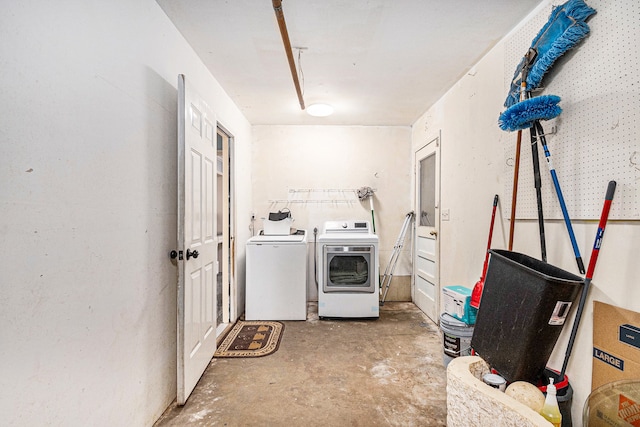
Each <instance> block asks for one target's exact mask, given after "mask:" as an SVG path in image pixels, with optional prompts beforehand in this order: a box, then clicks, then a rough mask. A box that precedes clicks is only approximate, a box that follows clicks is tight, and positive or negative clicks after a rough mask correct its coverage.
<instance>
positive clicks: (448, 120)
mask: <svg viewBox="0 0 640 427" xmlns="http://www.w3.org/2000/svg"><path fill="white" fill-rule="evenodd" d="M600 4H601V5H602V7H601V8H600V9H599V10H598V14H599V15H600V16H598V15H596V16H595V17H594V18H593V20H594V21H595V20H597V19H599V18H600V19H604V17H605V16H607V14H608V13H609V12H608V10H607V9H608V8H607V7H605V5H606V2H602V3H600ZM546 6H547V4H546V3H545V4H543V5H542V6H541V7H546ZM532 15H533V14H532ZM607 18H608V19H611V18H613V20H614V21H615V17H610V16H607ZM628 30H629V31H638V29H637V28H632V29H628ZM603 31H606V30H603ZM611 31H615V29H613V28H612V29H611ZM592 37H596V35H595V34H592ZM504 57H505V53H504V44H503V43H502V42H501V43H499V44H498V45H497V46H496V47H495V48H494V49H492V50H491V51H490V52H489V53H488V54H487V55H486V56H485V57H484V58H483V59H482V60H481V61H480V62H479V63H478V64H476V66H474V67H473V69H472V70H471V71H470V72H469V73H468V74H467V75H465V76H464V77H463V78H462V79H461V80H460V81H459V82H458V83H457V84H456V85H455V86H454V87H453V88H451V90H450V91H449V92H448V93H447V94H446V95H445V96H444V97H443V98H442V99H440V100H439V101H438V102H437V103H436V105H434V106H433V107H432V108H430V109H429V110H428V111H427V112H426V113H425V114H424V115H423V116H422V117H421V118H420V119H419V120H418V121H416V123H415V124H414V125H413V132H412V138H413V146H414V149H415V148H417V147H419V146H420V145H421V143H423V142H424V141H425V138H427V137H428V136H430V135H432V134H435V133H437V132H438V131H439V130H440V131H441V132H442V151H441V154H442V157H441V164H442V168H441V171H442V177H441V209H442V210H445V209H449V210H450V218H451V219H450V221H441V222H440V244H441V247H440V249H441V263H440V283H441V285H442V286H448V285H454V284H455V285H464V286H467V287H469V288H472V287H473V285H474V284H475V282H476V281H477V280H478V278H479V277H480V274H481V272H482V264H483V260H484V251H485V249H486V244H487V236H488V231H489V222H490V217H491V204H492V201H493V196H494V194H499V195H500V197H501V202H500V205H499V210H498V214H497V216H496V226H495V230H494V236H493V247H494V248H500V249H506V248H507V244H508V234H509V220H508V216H506V217H505V218H506V219H503V214H502V211H503V210H505V208H506V207H507V206H508V205H510V203H511V193H509V194H504V191H503V190H504V187H505V182H504V180H505V179H509V180H511V179H512V177H511V176H508V177H506V176H505V175H504V174H503V168H504V166H503V164H504V162H505V161H506V159H505V153H504V150H503V144H502V141H504V140H505V139H508V140H513V148H514V149H515V141H516V135H515V134H507V133H504V132H502V131H501V130H500V129H499V128H498V126H497V118H498V115H499V113H500V112H501V111H502V110H503V107H502V104H503V102H504V99H505V97H506V91H505V89H504V79H505V72H504V68H505V67H504ZM577 58H579V55H575V56H573V57H572V58H571V60H572V61H575V60H578V59H577ZM586 60H588V61H590V63H591V62H593V61H600V62H599V63H598V64H596V65H595V66H594V67H592V69H605V66H606V64H604V63H603V61H604V60H605V59H604V58H601V57H597V56H595V57H593V56H592V57H590V58H588V59H586ZM511 73H512V72H511ZM506 77H508V78H510V77H511V75H509V76H506ZM603 78H607V77H606V74H605V76H604V77H603ZM609 78H611V79H615V78H618V77H617V76H615V75H614V74H611V75H609ZM575 84H577V85H582V87H581V88H579V89H577V91H578V92H580V93H588V91H589V87H588V84H587V83H586V82H584V81H577V82H575ZM635 90H636V91H638V89H635ZM558 95H561V96H562V95H563V94H558ZM608 95H609V96H612V94H608ZM571 103H572V100H571V99H570V98H566V97H564V98H563V105H564V107H566V108H571V106H572V104H571ZM619 108H626V107H625V105H620V106H619ZM528 141H529V138H528V133H527V132H525V133H524V135H523V145H522V150H529V151H530V148H529V147H530V145H529V144H528ZM629 144H634V142H633V141H630V142H629ZM631 146H632V145H630V147H631ZM602 150H603V152H605V151H606V145H605V144H603V146H602ZM512 155H513V154H512ZM542 162H544V160H542ZM601 167H602V168H603V170H606V169H607V168H609V167H611V165H608V164H607V163H606V161H603V163H602V164H601ZM525 170H526V169H525ZM542 172H543V173H547V172H546V166H545V165H544V164H542ZM521 173H524V172H522V169H521ZM558 173H559V174H560V175H561V176H562V171H558ZM611 179H615V176H612V177H611ZM605 190H606V183H605V184H604V185H603V187H602V201H601V202H603V201H604V194H605ZM532 191H533V189H532V188H522V187H520V188H519V190H518V195H519V196H520V195H521V193H523V192H525V193H526V192H532ZM543 191H545V192H549V191H553V188H552V187H550V186H547V187H543ZM534 197H535V196H534ZM554 197H555V196H554ZM613 203H614V204H615V199H614V202H613ZM573 226H574V230H575V233H576V237H577V240H578V244H579V246H580V251H581V253H582V254H583V258H584V259H585V264H587V262H588V260H589V258H590V256H591V248H592V246H593V242H594V238H595V234H596V229H597V219H594V220H588V221H573ZM545 232H546V241H547V259H548V261H549V262H550V263H551V264H553V265H556V266H558V267H560V268H563V269H565V270H567V271H569V272H572V273H575V274H579V273H578V271H577V267H576V264H575V258H574V255H573V251H572V249H571V244H570V241H569V239H568V237H567V232H566V229H565V225H564V223H563V222H562V221H561V220H547V221H546V224H545ZM639 236H640V224H639V223H638V222H633V221H615V222H609V224H608V225H607V229H606V233H605V238H604V242H603V246H602V250H601V252H600V256H599V258H598V264H597V268H596V270H595V275H594V277H593V285H592V288H591V292H590V294H589V299H588V302H587V305H586V308H585V312H584V314H583V318H582V322H581V324H580V329H579V332H578V336H577V340H576V343H575V346H574V348H573V352H572V356H571V359H570V363H569V366H568V370H567V375H568V376H569V379H570V382H571V385H572V387H573V389H574V397H573V405H572V412H573V422H574V424H580V420H581V418H582V417H581V411H582V408H583V406H584V403H585V401H586V398H587V396H588V395H589V393H590V390H591V363H592V357H591V354H592V334H593V319H592V317H593V316H592V315H593V309H592V304H593V301H594V300H597V301H604V302H607V303H609V304H613V305H616V306H619V307H623V308H626V309H630V310H634V311H640V287H639V286H637V278H638V277H639V275H640V264H639V263H638V262H637V253H638V251H639V250H640V239H639ZM513 250H514V251H516V252H521V253H526V254H529V255H531V256H533V257H536V258H540V247H539V236H538V225H537V221H517V222H516V227H515V241H514V246H513ZM571 324H572V323H571V321H569V322H568V323H567V326H566V327H565V329H564V331H563V334H562V335H561V337H560V339H559V341H558V344H557V345H556V349H555V351H554V353H553V354H552V356H551V360H550V361H549V364H548V365H549V366H550V367H552V368H555V369H558V370H559V369H560V368H561V367H562V362H563V359H564V355H565V350H566V348H567V341H568V336H569V332H570V330H571Z"/></svg>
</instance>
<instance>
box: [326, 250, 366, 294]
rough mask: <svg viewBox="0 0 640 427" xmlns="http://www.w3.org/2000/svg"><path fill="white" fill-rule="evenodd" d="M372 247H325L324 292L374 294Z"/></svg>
mask: <svg viewBox="0 0 640 427" xmlns="http://www.w3.org/2000/svg"><path fill="white" fill-rule="evenodd" d="M374 251H375V248H374V246H372V245H358V246H325V248H324V269H325V271H324V277H325V280H324V283H323V284H322V285H323V290H324V292H352V293H353V292H369V293H371V292H374V291H375V280H374V275H375V273H374V265H373V262H372V260H373V259H375V258H372V256H374V255H375V254H374Z"/></svg>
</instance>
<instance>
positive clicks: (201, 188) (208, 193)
mask: <svg viewBox="0 0 640 427" xmlns="http://www.w3.org/2000/svg"><path fill="white" fill-rule="evenodd" d="M216 174H217V172H216V118H215V116H214V114H213V111H212V110H211V108H210V107H209V105H208V104H207V102H206V101H205V100H204V99H202V98H201V97H200V96H199V95H198V94H197V93H196V91H195V90H194V88H192V87H191V86H190V85H189V83H188V82H187V81H186V79H185V76H184V75H182V74H181V75H179V76H178V331H177V339H178V366H177V368H178V369H177V371H178V378H177V379H178V390H177V402H178V404H179V405H184V404H185V402H186V401H187V399H188V398H189V395H190V394H191V392H192V391H193V389H194V387H195V386H196V384H197V383H198V380H199V379H200V377H201V376H202V373H203V372H204V370H205V369H206V367H207V365H208V364H209V362H210V361H211V358H212V357H213V353H214V352H215V350H216V317H217V316H216V276H217V273H218V265H217V264H218V261H217V247H218V243H217V230H216Z"/></svg>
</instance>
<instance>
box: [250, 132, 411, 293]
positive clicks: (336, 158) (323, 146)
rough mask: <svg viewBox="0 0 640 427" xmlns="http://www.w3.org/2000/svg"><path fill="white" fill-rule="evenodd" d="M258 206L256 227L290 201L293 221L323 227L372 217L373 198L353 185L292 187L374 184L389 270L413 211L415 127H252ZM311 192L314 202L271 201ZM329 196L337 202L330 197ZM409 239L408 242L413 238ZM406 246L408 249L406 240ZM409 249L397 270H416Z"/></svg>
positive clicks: (378, 227)
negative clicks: (358, 193) (357, 192)
mask: <svg viewBox="0 0 640 427" xmlns="http://www.w3.org/2000/svg"><path fill="white" fill-rule="evenodd" d="M253 141H254V142H253V167H252V170H253V183H252V187H253V212H254V213H255V214H256V217H257V221H256V233H257V232H258V231H259V230H260V229H261V228H262V220H261V218H263V217H266V216H268V213H269V212H277V211H278V210H279V209H283V208H285V207H288V208H289V209H290V210H291V212H292V216H293V218H294V220H295V222H294V225H295V226H296V227H297V228H300V229H306V230H307V232H308V241H309V242H312V241H313V228H314V227H317V228H318V233H321V232H322V226H323V224H324V222H325V221H330V220H343V219H359V220H368V221H371V209H370V204H369V200H367V201H365V202H361V201H360V200H359V199H358V198H357V196H356V195H355V194H354V193H353V192H352V191H345V192H329V191H327V192H322V191H320V192H313V193H311V194H309V193H305V192H298V193H289V190H300V189H313V190H353V189H358V188H360V187H371V188H373V189H374V190H376V191H375V193H374V216H375V225H376V233H377V234H378V236H379V238H380V243H379V245H380V246H379V247H380V268H381V270H382V271H384V268H385V267H386V265H387V262H388V259H389V257H390V256H391V252H392V251H393V246H394V244H395V241H396V239H397V237H398V234H399V232H400V228H401V227H402V223H403V221H404V217H405V215H406V214H407V213H408V212H409V211H410V210H411V193H410V192H409V185H410V178H411V174H410V171H411V154H410V152H411V129H410V128H409V127H385V126H254V128H253ZM304 197H307V198H308V200H310V201H309V202H308V203H294V202H292V203H288V204H287V203H286V202H279V203H272V201H278V200H289V199H299V198H304ZM330 200H335V202H331V201H330ZM408 241H409V240H407V242H408ZM407 247H410V246H409V245H407ZM309 250H310V257H311V258H309V262H310V263H311V264H310V266H311V267H310V268H309V273H310V276H309V283H308V288H309V293H308V295H309V299H310V300H315V299H317V289H316V285H315V281H314V279H313V271H314V270H313V264H312V263H313V258H312V257H313V252H312V251H313V246H312V245H310V246H309ZM409 268H410V265H409V256H408V252H407V253H405V252H403V256H402V257H401V260H400V261H399V262H398V266H397V267H396V272H395V274H396V275H403V274H404V275H407V274H410V269H409Z"/></svg>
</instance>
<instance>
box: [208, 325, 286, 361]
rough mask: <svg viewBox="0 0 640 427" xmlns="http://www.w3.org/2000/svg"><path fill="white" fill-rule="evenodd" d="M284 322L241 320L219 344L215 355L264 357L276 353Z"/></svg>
mask: <svg viewBox="0 0 640 427" xmlns="http://www.w3.org/2000/svg"><path fill="white" fill-rule="evenodd" d="M283 331H284V324H282V323H280V322H273V321H242V320H239V321H238V322H237V323H236V324H235V325H234V326H233V328H231V330H230V331H229V333H228V334H227V336H226V337H225V338H224V340H222V343H220V345H219V346H218V349H217V350H216V352H215V354H214V355H213V357H262V356H268V355H269V354H272V353H275V352H276V350H278V346H279V345H280V339H281V338H282V332H283Z"/></svg>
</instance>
